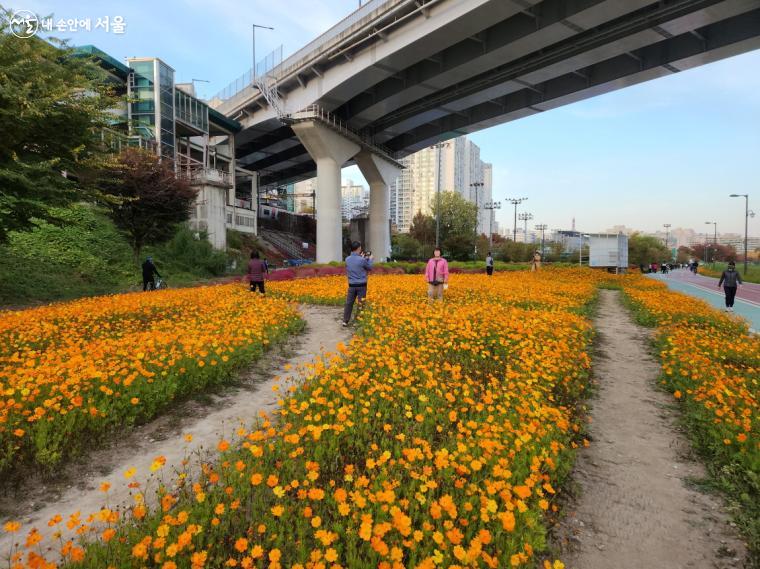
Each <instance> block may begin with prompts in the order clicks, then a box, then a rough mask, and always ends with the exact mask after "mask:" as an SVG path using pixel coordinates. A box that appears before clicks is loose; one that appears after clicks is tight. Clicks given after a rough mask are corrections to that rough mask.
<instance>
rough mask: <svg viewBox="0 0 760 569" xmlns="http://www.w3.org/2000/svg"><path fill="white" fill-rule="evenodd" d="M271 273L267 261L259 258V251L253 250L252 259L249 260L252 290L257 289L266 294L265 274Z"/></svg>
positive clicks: (249, 279)
mask: <svg viewBox="0 0 760 569" xmlns="http://www.w3.org/2000/svg"><path fill="white" fill-rule="evenodd" d="M267 273H269V267H267V263H266V261H262V260H261V259H260V258H259V252H258V251H251V260H250V261H248V281H249V282H250V283H251V292H254V291H255V290H256V289H258V290H259V292H260V293H261V294H264V275H265V274H267Z"/></svg>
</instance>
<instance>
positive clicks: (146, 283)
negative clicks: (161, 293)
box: [142, 257, 161, 291]
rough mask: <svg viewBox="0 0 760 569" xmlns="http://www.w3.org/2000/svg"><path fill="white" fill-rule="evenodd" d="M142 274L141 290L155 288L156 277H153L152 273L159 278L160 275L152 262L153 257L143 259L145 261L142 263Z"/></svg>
mask: <svg viewBox="0 0 760 569" xmlns="http://www.w3.org/2000/svg"><path fill="white" fill-rule="evenodd" d="M142 274H143V291H146V290H153V289H155V288H156V279H155V278H154V275H155V276H156V277H159V278H161V275H160V274H158V269H156V265H154V264H153V257H148V258H147V259H145V262H144V263H143V264H142Z"/></svg>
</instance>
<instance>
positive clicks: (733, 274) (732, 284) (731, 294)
mask: <svg viewBox="0 0 760 569" xmlns="http://www.w3.org/2000/svg"><path fill="white" fill-rule="evenodd" d="M740 284H742V278H741V277H740V276H739V272H738V271H737V270H736V263H734V262H733V261H729V263H728V267H727V268H726V270H725V271H723V273H722V274H721V275H720V280H719V281H718V288H720V286H721V285H723V290H724V291H725V293H726V312H733V311H734V299H735V298H736V288H737V286H738V285H740Z"/></svg>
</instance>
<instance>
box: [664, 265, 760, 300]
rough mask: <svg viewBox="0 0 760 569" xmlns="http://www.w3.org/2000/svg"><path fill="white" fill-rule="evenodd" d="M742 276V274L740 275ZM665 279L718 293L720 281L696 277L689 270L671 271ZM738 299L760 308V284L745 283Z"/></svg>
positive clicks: (741, 287) (702, 276)
mask: <svg viewBox="0 0 760 569" xmlns="http://www.w3.org/2000/svg"><path fill="white" fill-rule="evenodd" d="M739 274H740V275H741V272H740V273H739ZM665 278H670V279H673V280H677V281H681V282H685V283H690V284H692V285H694V286H698V287H700V288H703V289H705V290H710V291H713V292H718V291H719V289H718V279H716V278H713V277H706V276H704V275H695V274H694V273H692V272H691V271H689V270H687V269H676V270H675V271H671V272H670V273H668V274H667V275H665ZM736 298H740V299H742V300H745V301H747V302H751V303H753V304H756V305H758V306H760V284H757V283H744V284H742V285H739V288H738V289H737V291H736Z"/></svg>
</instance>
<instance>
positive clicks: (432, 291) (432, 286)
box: [425, 247, 449, 300]
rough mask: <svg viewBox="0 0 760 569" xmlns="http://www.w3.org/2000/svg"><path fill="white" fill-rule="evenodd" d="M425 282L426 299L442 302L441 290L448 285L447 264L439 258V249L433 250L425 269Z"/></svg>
mask: <svg viewBox="0 0 760 569" xmlns="http://www.w3.org/2000/svg"><path fill="white" fill-rule="evenodd" d="M425 281H426V282H427V283H428V298H429V299H431V300H433V299H439V300H443V289H444V288H447V287H448V283H449V263H448V261H446V259H444V258H443V257H441V249H440V247H436V248H435V249H434V250H433V258H432V259H430V260H429V261H428V263H427V266H426V267H425Z"/></svg>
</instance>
